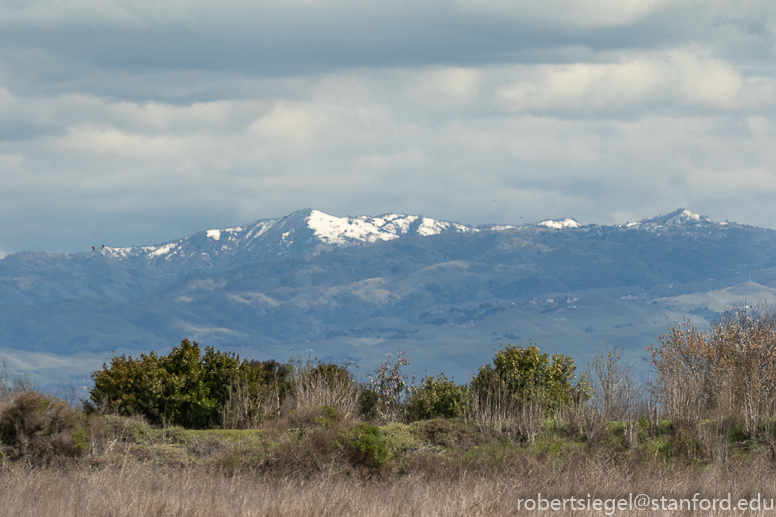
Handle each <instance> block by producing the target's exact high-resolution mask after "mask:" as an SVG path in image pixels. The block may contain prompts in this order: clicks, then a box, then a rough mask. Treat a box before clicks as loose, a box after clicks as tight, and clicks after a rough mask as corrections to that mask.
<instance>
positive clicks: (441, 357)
mask: <svg viewBox="0 0 776 517" xmlns="http://www.w3.org/2000/svg"><path fill="white" fill-rule="evenodd" d="M555 226H561V225H559V224H558V225H555ZM775 268H776V232H774V231H773V230H765V229H759V228H753V227H749V226H743V225H738V224H734V223H716V222H713V221H711V220H709V219H708V218H705V217H702V216H698V215H696V214H692V213H690V212H688V211H683V210H678V211H676V212H673V213H671V214H668V215H665V216H662V217H656V218H654V219H648V220H644V221H640V222H638V223H631V224H629V225H622V226H599V225H588V226H578V225H567V226H566V227H563V228H560V229H554V228H553V223H552V221H548V222H545V223H542V224H540V225H532V226H524V227H517V228H509V227H507V228H505V227H497V229H493V228H490V227H489V228H479V229H475V228H471V227H468V226H464V225H460V224H456V223H446V222H442V221H436V220H433V219H429V218H422V217H415V216H406V215H401V214H392V215H388V216H382V217H362V218H334V217H331V216H327V215H326V214H322V213H321V212H318V211H314V210H305V211H300V212H296V213H295V214H292V215H291V216H288V217H286V218H282V219H276V220H265V221H258V222H256V223H252V224H251V225H246V226H245V227H238V228H232V229H225V230H207V231H203V232H200V233H198V234H195V235H193V236H191V237H188V238H185V239H181V240H179V241H174V242H173V243H167V244H163V245H159V246H148V247H138V248H106V250H99V252H97V251H95V253H91V252H90V253H83V254H75V255H56V256H55V255H50V254H33V253H26V254H19V255H11V256H9V257H6V259H4V260H2V261H0V276H1V277H2V282H3V283H2V289H3V291H2V301H3V303H4V305H3V306H2V313H0V344H2V346H4V347H6V348H11V349H23V350H28V351H29V350H33V351H38V352H44V353H51V354H58V355H68V354H75V353H79V352H84V351H92V352H97V353H100V352H104V351H107V350H125V349H131V350H150V349H157V350H161V349H165V348H169V347H170V346H172V345H173V344H175V343H176V342H178V341H180V339H182V338H183V337H188V338H193V339H196V340H198V341H200V342H201V343H203V344H207V345H213V346H216V347H222V348H232V349H235V350H243V353H251V354H253V355H254V356H258V355H274V356H276V357H277V356H278V355H280V357H278V358H280V359H284V358H285V356H283V354H287V353H288V351H289V350H292V349H297V350H308V349H309V350H312V351H313V353H314V354H315V355H318V356H326V357H330V358H333V359H350V360H356V361H359V362H362V363H364V364H369V363H373V362H374V361H376V360H377V359H378V358H379V357H381V356H382V355H384V354H385V353H386V352H388V351H391V350H395V349H396V348H397V347H402V348H405V349H408V350H410V351H411V352H413V351H414V352H415V356H416V358H419V361H416V362H418V363H419V365H420V366H422V367H423V368H431V369H437V370H443V371H446V372H451V371H452V372H456V373H459V374H461V373H462V372H464V371H465V370H466V369H467V368H468V369H470V370H471V369H473V368H476V367H477V366H478V365H480V364H482V363H483V362H484V361H486V360H487V358H488V357H489V356H491V355H492V349H493V347H494V346H497V345H498V344H499V343H505V342H512V341H515V340H518V339H523V340H525V341H527V340H528V339H529V338H534V339H535V340H537V341H539V344H540V345H542V347H543V348H547V349H549V350H555V351H562V352H564V353H568V354H571V355H575V356H578V357H581V358H583V359H584V358H586V357H589V356H590V355H591V354H592V353H593V352H594V351H595V349H596V348H600V347H601V346H603V344H604V343H605V342H606V341H617V342H618V343H620V344H621V345H623V346H625V347H626V348H632V349H635V350H636V351H637V352H636V353H637V354H638V356H639V357H640V356H641V355H643V354H642V351H643V347H644V346H646V345H647V344H649V343H651V342H654V341H655V340H656V339H657V336H658V335H659V334H660V333H661V332H663V331H664V330H665V327H666V321H665V316H666V315H667V316H668V317H669V318H672V317H678V316H680V315H682V314H688V313H689V314H692V315H694V317H695V318H696V320H697V321H698V322H700V323H703V322H705V321H707V320H708V319H709V318H711V317H714V315H715V314H716V311H718V310H720V308H721V305H722V304H724V303H735V302H737V301H743V300H747V299H748V300H749V301H757V300H756V299H755V298H760V297H765V296H768V295H770V293H771V287H772V286H773V282H774V280H776V277H774V271H776V269H775Z"/></svg>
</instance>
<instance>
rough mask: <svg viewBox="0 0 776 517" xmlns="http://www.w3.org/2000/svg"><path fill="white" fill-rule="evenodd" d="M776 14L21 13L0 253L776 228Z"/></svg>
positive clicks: (496, 4) (13, 29)
mask: <svg viewBox="0 0 776 517" xmlns="http://www.w3.org/2000/svg"><path fill="white" fill-rule="evenodd" d="M775 11H776V9H774V8H773V7H772V4H771V3H770V2H768V1H760V2H755V1H753V2H747V3H745V4H744V5H741V4H740V3H738V2H715V3H714V4H713V6H710V4H709V3H708V2H700V1H693V0H686V1H670V2H669V1H661V0H651V1H650V0H643V1H638V0H633V1H629V2H622V1H616V2H615V1H609V0H589V1H587V2H570V1H568V2H567V1H561V0H556V1H549V2H517V3H515V2H502V1H499V0H490V1H485V2H467V1H463V0H460V1H452V2H451V1H448V2H428V3H422V4H418V3H410V2H396V3H386V5H381V6H379V7H376V6H374V5H371V4H367V3H363V2H356V1H351V0H341V1H332V2H325V3H324V2H318V1H315V0H309V1H299V2H283V3H280V4H279V3H275V2H272V3H270V2H247V1H232V2H226V3H219V4H213V3H212V2H211V3H207V2H195V1H181V2H168V3H162V4H160V3H158V2H151V1H145V0H143V1H137V0H136V1H133V2H113V3H111V2H103V1H100V2H98V1H96V0H94V1H87V0H84V1H82V2H53V1H40V2H20V3H13V2H9V1H5V2H0V250H3V252H6V253H8V252H14V251H19V250H23V249H39V250H43V249H45V250H52V251H72V250H78V249H86V248H88V247H89V246H91V245H94V244H98V243H99V244H102V243H104V244H106V245H114V246H120V245H131V244H150V243H157V242H161V241H163V240H166V239H171V238H175V237H178V236H181V235H184V234H187V233H191V232H194V231H198V230H201V229H203V228H207V227H217V226H229V225H234V224H240V223H244V222H247V221H250V220H253V219H257V218H260V217H275V216H280V215H284V214H287V213H289V212H291V211H293V210H295V209H298V208H302V207H315V208H319V209H321V210H324V211H329V212H331V213H334V214H338V215H344V214H351V215H354V214H362V213H369V214H377V213H382V212H387V211H406V212H412V213H424V214H426V215H432V216H435V217H440V218H447V219H453V220H459V221H462V222H467V223H475V224H476V223H484V222H507V223H516V222H526V221H535V220H539V219H543V218H546V217H557V216H570V217H576V218H578V219H580V220H582V221H584V222H600V223H613V222H625V221H626V220H634V219H639V218H642V217H646V216H652V215H656V214H658V213H665V212H668V211H670V210H672V209H674V208H676V207H678V206H687V207H688V208H691V209H692V210H694V211H696V212H702V213H706V214H708V215H709V216H711V217H712V218H715V219H720V220H724V219H730V220H737V221H740V222H745V223H750V224H757V225H760V226H766V227H776V208H773V207H772V199H773V196H774V194H776V178H775V177H774V176H775V175H776V151H774V149H776V146H775V145H774V142H775V139H776V110H775V108H776V79H775V78H774V67H773V64H772V63H773V57H774V54H776V52H774V32H776V16H774V12H775ZM521 218H522V220H521ZM0 253H2V252H0Z"/></svg>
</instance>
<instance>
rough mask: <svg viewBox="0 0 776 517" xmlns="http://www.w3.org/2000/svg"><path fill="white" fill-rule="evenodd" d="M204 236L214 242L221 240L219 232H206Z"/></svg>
mask: <svg viewBox="0 0 776 517" xmlns="http://www.w3.org/2000/svg"><path fill="white" fill-rule="evenodd" d="M205 235H206V236H207V237H210V238H211V239H213V240H214V241H217V240H219V239H220V238H221V230H208V231H207V233H206V234H205Z"/></svg>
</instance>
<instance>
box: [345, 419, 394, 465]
mask: <svg viewBox="0 0 776 517" xmlns="http://www.w3.org/2000/svg"><path fill="white" fill-rule="evenodd" d="M340 443H341V444H342V445H344V447H345V448H346V449H347V452H349V454H350V457H351V459H352V460H354V462H355V463H356V464H360V465H366V466H368V467H371V468H373V469H379V468H380V467H382V466H383V465H384V464H385V462H386V461H388V459H389V458H390V455H389V453H388V444H387V443H386V441H385V438H384V437H383V436H382V435H381V432H380V428H379V427H377V426H374V425H369V424H361V425H359V426H356V427H351V428H350V429H344V430H342V431H341V432H340Z"/></svg>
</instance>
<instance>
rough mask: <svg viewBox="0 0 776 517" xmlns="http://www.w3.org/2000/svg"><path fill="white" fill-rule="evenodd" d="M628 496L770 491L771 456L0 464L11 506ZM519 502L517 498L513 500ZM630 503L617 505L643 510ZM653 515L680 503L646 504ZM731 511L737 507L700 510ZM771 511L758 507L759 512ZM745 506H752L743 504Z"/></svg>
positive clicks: (375, 509) (422, 509) (249, 512)
mask: <svg viewBox="0 0 776 517" xmlns="http://www.w3.org/2000/svg"><path fill="white" fill-rule="evenodd" d="M539 493H541V494H542V497H545V498H547V499H548V500H549V499H552V498H561V499H562V498H569V497H571V496H572V495H576V496H577V497H581V498H583V499H584V498H586V497H587V495H588V494H591V495H593V496H594V497H600V498H612V497H617V498H620V497H625V498H628V495H629V493H633V494H634V496H635V495H636V494H639V493H644V494H647V495H650V496H652V497H661V496H663V497H666V498H676V499H680V498H685V499H690V498H692V496H693V494H695V493H700V494H701V497H709V498H710V497H721V496H722V497H724V496H725V495H726V494H728V493H732V494H733V499H734V501H736V500H738V499H740V498H752V497H756V496H757V494H758V493H760V494H763V495H765V494H767V495H768V497H772V496H773V495H774V494H776V472H774V466H773V463H772V462H771V461H770V460H769V459H768V458H767V457H765V456H758V457H756V458H751V459H750V460H748V461H746V462H744V463H741V464H738V465H729V466H726V467H724V468H719V467H717V468H698V467H686V466H677V465H661V464H655V463H652V464H649V463H644V464H640V465H638V466H637V467H636V468H634V466H633V465H631V464H615V463H612V462H611V461H607V460H606V459H603V458H602V459H599V460H591V459H589V458H586V457H582V456H581V457H578V458H574V457H572V458H565V459H563V460H560V461H550V460H546V459H545V460H541V459H537V458H535V457H533V455H522V454H519V455H516V456H515V458H513V459H512V460H511V461H510V462H509V465H503V466H502V468H501V469H499V472H492V473H485V472H474V473H469V472H467V470H466V469H465V468H462V469H451V470H450V471H448V472H445V473H440V472H437V473H436V474H434V475H427V474H422V473H420V474H408V475H401V476H395V475H384V476H382V477H375V478H371V479H368V478H363V477H355V478H353V477H347V476H340V475H318V476H314V477H311V478H306V479H305V478H297V477H275V476H272V475H267V474H258V473H252V472H238V473H227V472H225V471H223V470H218V471H213V470H212V469H207V468H202V467H183V468H173V467H159V466H155V465H153V464H135V465H132V466H126V467H124V468H120V467H118V468H117V467H102V468H95V467H90V466H88V465H71V466H69V467H60V468H46V469H31V468H28V467H24V466H21V465H16V466H15V467H14V468H6V469H4V470H3V471H2V473H1V474H0V514H1V515H9V516H11V515H13V516H42V515H50V516H55V515H62V516H65V515H67V516H71V515H72V516H92V515H94V516H98V515H99V516H111V517H114V516H115V517H119V516H127V517H130V516H132V517H134V516H154V517H156V516H159V517H161V516H181V517H184V516H186V517H211V516H213V517H215V516H224V517H227V516H230V517H231V516H277V517H285V516H289V517H297V516H299V517H302V516H332V517H339V516H351V515H352V516H364V515H375V516H410V515H411V516H461V517H463V516H496V515H527V514H533V513H538V512H535V511H534V512H531V511H526V510H525V508H518V500H519V499H521V498H532V497H533V498H536V496H537V494H539ZM520 506H522V505H520ZM553 513H557V514H558V515H574V514H577V515H607V514H609V515H612V514H613V513H614V512H607V511H606V509H603V510H601V511H595V510H591V511H571V510H567V511H562V510H561V511H558V512H553ZM645 513H647V512H643V511H637V510H630V511H629V510H624V511H617V512H616V514H617V515H644V514H645ZM648 513H649V514H653V515H662V514H665V515H668V514H674V515H675V514H678V513H683V514H687V512H671V511H666V512H663V511H657V512H655V511H649V512H648ZM699 513H703V514H704V515H705V514H709V515H712V514H725V515H730V514H736V513H737V512H699ZM767 513H772V512H763V514H767ZM747 514H748V515H752V514H757V512H753V513H747Z"/></svg>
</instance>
